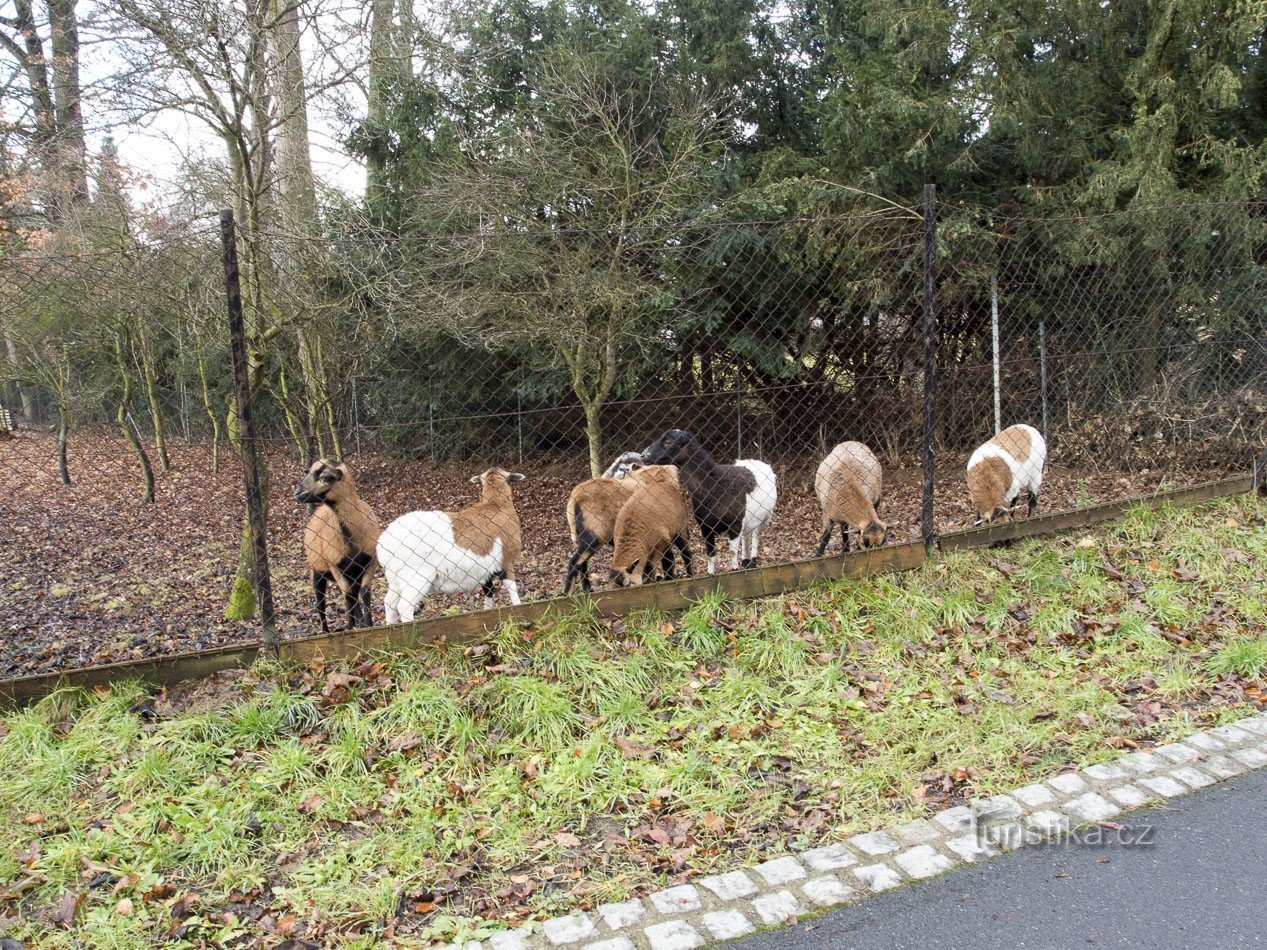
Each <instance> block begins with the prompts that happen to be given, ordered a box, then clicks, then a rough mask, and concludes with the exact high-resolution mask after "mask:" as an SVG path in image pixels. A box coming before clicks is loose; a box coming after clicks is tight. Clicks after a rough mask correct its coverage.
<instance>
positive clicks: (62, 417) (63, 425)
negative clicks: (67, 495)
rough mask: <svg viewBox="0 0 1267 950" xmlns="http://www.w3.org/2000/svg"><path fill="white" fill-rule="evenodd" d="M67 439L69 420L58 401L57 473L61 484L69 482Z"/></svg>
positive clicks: (68, 439) (68, 438) (68, 437)
mask: <svg viewBox="0 0 1267 950" xmlns="http://www.w3.org/2000/svg"><path fill="white" fill-rule="evenodd" d="M69 441H70V420H69V419H68V418H67V417H66V410H65V409H64V408H63V407H62V404H61V402H60V401H59V402H58V404H57V474H58V475H60V476H61V479H62V484H63V485H69V484H70V462H69V460H68V459H67V457H66V456H67V452H66V446H67V443H68V442H69Z"/></svg>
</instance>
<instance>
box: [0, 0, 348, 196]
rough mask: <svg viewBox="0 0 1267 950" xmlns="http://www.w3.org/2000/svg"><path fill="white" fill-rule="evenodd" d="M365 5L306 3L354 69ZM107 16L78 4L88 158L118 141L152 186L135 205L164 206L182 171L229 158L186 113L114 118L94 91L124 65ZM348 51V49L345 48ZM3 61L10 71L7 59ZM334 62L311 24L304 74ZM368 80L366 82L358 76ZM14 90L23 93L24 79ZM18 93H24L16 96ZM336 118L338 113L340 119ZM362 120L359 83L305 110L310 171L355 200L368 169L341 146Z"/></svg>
mask: <svg viewBox="0 0 1267 950" xmlns="http://www.w3.org/2000/svg"><path fill="white" fill-rule="evenodd" d="M366 7H367V4H366V3H363V2H362V0H305V3H304V7H303V8H302V9H304V10H305V12H307V13H309V14H311V15H312V16H314V17H315V18H317V24H318V26H319V28H320V30H321V32H322V33H323V34H325V37H324V38H325V39H326V41H327V42H330V41H335V42H337V43H338V44H340V46H339V48H338V50H337V54H336V55H337V56H338V57H340V58H342V59H343V60H344V61H345V62H353V63H355V62H356V61H357V59H358V56H359V54H358V51H357V47H358V46H359V45H360V44H361V43H363V41H364V28H365V24H364V17H365V16H366V12H365V11H366ZM46 10H47V8H46V6H45V3H44V2H41V0H37V2H36V3H35V14H36V18H37V22H38V26H39V32H40V34H41V36H42V37H43V38H44V40H45V49H46V51H47V50H48V26H47V23H46V22H45V21H44V17H45V15H46ZM101 10H102V6H101V3H100V0H80V3H79V9H78V11H77V12H78V15H79V19H80V40H81V44H82V45H81V50H80V67H81V83H82V86H83V90H84V99H83V109H84V121H85V128H86V132H87V145H88V152H89V155H90V156H93V155H96V154H97V153H98V152H99V151H100V149H101V144H102V141H103V140H104V139H105V138H106V136H110V137H112V138H113V139H114V141H115V144H116V146H117V148H118V151H119V158H120V160H121V162H122V163H123V165H124V166H125V167H127V168H128V169H130V170H131V171H132V172H134V173H135V174H137V175H138V176H141V177H142V178H145V179H148V180H149V182H152V187H146V188H144V189H142V188H139V187H138V189H137V191H138V194H137V195H136V197H137V198H138V199H142V200H147V201H155V202H156V203H158V204H160V205H161V204H163V203H164V202H163V199H164V197H167V196H171V197H175V195H174V192H175V188H174V185H175V183H176V182H177V181H179V179H180V178H181V166H182V165H184V164H185V163H186V162H188V161H190V160H193V161H207V160H214V161H216V162H222V161H224V159H225V150H224V145H223V143H222V142H221V141H220V140H219V139H218V138H217V137H216V136H215V135H214V134H213V133H212V131H211V130H210V129H209V128H208V127H207V126H206V125H204V124H203V123H201V122H199V121H198V120H197V119H195V118H193V117H191V116H189V115H186V114H184V113H182V112H178V111H175V110H169V111H165V112H162V113H159V114H158V115H155V116H151V117H149V118H148V119H146V120H145V122H143V123H137V122H134V121H128V122H124V121H122V119H121V117H120V116H119V115H118V114H117V113H112V112H111V111H109V109H108V108H107V105H106V103H105V102H104V101H103V100H102V99H101V97H100V96H99V95H97V94H96V92H95V91H94V84H95V83H101V82H103V81H105V80H107V79H108V78H109V77H110V76H111V75H112V74H114V73H116V72H117V71H118V69H119V68H120V66H121V65H122V61H121V59H120V55H121V54H120V52H119V48H118V47H117V46H116V45H115V44H114V43H113V42H112V40H113V39H114V38H113V37H112V36H110V35H108V34H107V35H103V34H102V32H101V26H100V23H99V22H97V21H98V14H99V13H100V11H101ZM13 15H14V8H13V3H12V0H0V16H4V17H7V18H12V17H13ZM344 44H346V45H344ZM3 61H4V62H5V63H6V64H7V62H8V57H7V56H6V57H4V58H3ZM333 62H334V61H333V60H321V58H320V56H319V53H318V44H317V43H316V41H315V38H314V36H313V35H312V26H311V24H310V25H309V26H308V27H307V28H305V36H304V67H305V73H308V72H309V71H310V70H312V71H313V72H314V73H319V72H320V71H321V70H322V69H330V68H336V69H337V68H338V66H337V64H335V65H334V66H333V67H332V66H331V63H333ZM360 78H362V79H363V78H364V77H360ZM17 89H19V90H24V84H23V81H22V80H18V83H17ZM19 94H20V93H19ZM19 107H20V106H19V104H18V103H17V102H15V100H13V99H9V100H7V101H0V116H3V117H4V118H8V119H13V118H16V111H17V109H18V108H19ZM336 113H338V114H337V115H336ZM363 113H364V97H363V94H362V92H361V90H360V88H359V87H358V85H357V83H355V82H347V83H345V84H344V85H342V86H341V87H340V88H338V89H337V90H333V91H331V92H329V93H325V94H323V95H321V96H317V97H316V98H314V100H313V101H312V102H310V103H309V106H308V121H309V137H310V141H311V146H312V162H313V172H314V174H315V175H316V177H317V180H318V182H319V183H320V184H322V185H324V186H326V187H330V188H337V189H340V190H342V191H345V192H347V193H349V194H352V195H360V194H362V193H363V192H364V187H365V168H364V166H363V165H362V164H361V163H360V162H359V161H357V160H355V159H353V158H352V157H351V156H349V155H348V154H347V152H346V151H345V150H344V149H343V146H342V144H341V140H342V138H343V136H344V135H345V134H346V132H347V131H348V122H347V120H346V117H347V116H348V115H357V116H359V115H362V114H363Z"/></svg>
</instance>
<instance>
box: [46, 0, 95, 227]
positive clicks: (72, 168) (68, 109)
mask: <svg viewBox="0 0 1267 950" xmlns="http://www.w3.org/2000/svg"><path fill="white" fill-rule="evenodd" d="M76 2H77V0H48V21H49V27H50V29H51V32H52V50H53V111H54V117H55V122H56V126H57V165H58V167H57V176H58V178H59V186H60V187H59V189H58V190H59V193H60V195H61V197H62V200H63V201H65V202H66V203H67V205H68V206H74V207H78V206H82V205H85V204H87V203H88V160H87V148H86V146H85V144H84V116H83V110H82V109H81V108H80V88H79V24H78V22H77V21H76V18H75V4H76Z"/></svg>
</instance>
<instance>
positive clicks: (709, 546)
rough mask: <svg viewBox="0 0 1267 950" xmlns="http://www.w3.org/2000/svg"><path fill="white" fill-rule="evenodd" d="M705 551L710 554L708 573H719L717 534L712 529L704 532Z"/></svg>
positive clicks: (710, 574)
mask: <svg viewBox="0 0 1267 950" xmlns="http://www.w3.org/2000/svg"><path fill="white" fill-rule="evenodd" d="M704 553H705V554H707V555H708V573H709V576H712V575H714V574H716V573H717V535H716V534H714V533H713V532H712V531H705V532H704Z"/></svg>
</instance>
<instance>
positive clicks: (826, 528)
mask: <svg viewBox="0 0 1267 950" xmlns="http://www.w3.org/2000/svg"><path fill="white" fill-rule="evenodd" d="M835 530H836V522H835V521H833V520H832V519H831V518H828V517H827V516H826V515H823V533H822V534H821V535H819V537H818V553H817V554H816V555H815V557H822V556H823V555H824V554H826V553H827V542H829V541H830V540H831V533H832V532H833V531H835Z"/></svg>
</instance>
